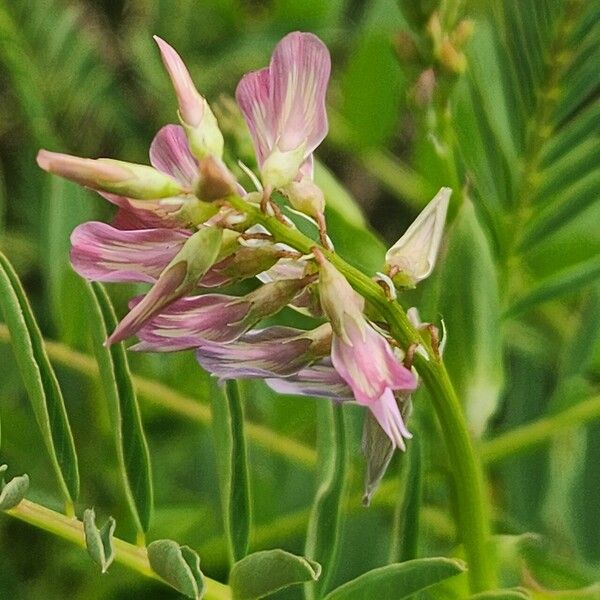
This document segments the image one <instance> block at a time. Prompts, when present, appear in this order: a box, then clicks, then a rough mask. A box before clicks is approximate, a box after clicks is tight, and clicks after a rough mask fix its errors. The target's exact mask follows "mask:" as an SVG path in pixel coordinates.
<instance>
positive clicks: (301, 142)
mask: <svg viewBox="0 0 600 600" xmlns="http://www.w3.org/2000/svg"><path fill="white" fill-rule="evenodd" d="M330 70H331V59H330V57H329V51H328V50H327V47H326V46H325V44H323V42H321V40H320V39H319V38H318V37H317V36H315V35H313V34H312V33H301V32H294V33H290V34H288V35H286V36H285V37H284V38H283V39H282V40H281V41H280V42H279V43H278V44H277V47H276V48H275V51H274V52H273V56H272V58H271V62H270V64H269V66H268V67H266V68H264V69H261V70H260V71H254V72H252V73H248V74H247V75H244V77H243V78H242V80H241V81H240V83H239V84H238V87H237V90H236V99H237V101H238V104H239V106H240V108H241V110H242V113H243V114H244V117H245V119H246V123H247V124H248V127H249V129H250V133H251V135H252V140H253V142H254V149H255V151H256V157H257V160H258V165H259V168H260V171H261V175H262V180H263V183H264V184H265V186H267V187H271V188H281V187H283V186H286V185H287V184H289V183H291V182H292V181H294V180H295V179H296V178H297V176H298V174H299V170H300V168H301V166H302V165H303V164H305V166H306V167H307V168H308V169H309V170H311V165H312V162H311V160H312V159H311V155H312V152H313V151H314V150H315V148H316V147H317V146H318V145H319V144H320V143H321V142H322V141H323V139H324V137H325V136H326V135H327V128H328V126H327V113H326V111H325V94H326V91H327V83H328V81H329V73H330Z"/></svg>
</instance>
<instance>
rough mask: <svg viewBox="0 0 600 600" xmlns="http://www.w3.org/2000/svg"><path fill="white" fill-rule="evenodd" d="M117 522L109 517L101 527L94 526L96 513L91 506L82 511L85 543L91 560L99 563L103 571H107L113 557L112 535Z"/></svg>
mask: <svg viewBox="0 0 600 600" xmlns="http://www.w3.org/2000/svg"><path fill="white" fill-rule="evenodd" d="M116 526H117V522H116V521H115V520H114V519H113V518H112V517H109V518H108V521H106V523H105V524H104V525H103V526H102V528H101V529H98V527H96V513H95V512H94V509H93V508H88V509H86V510H85V512H84V513H83V533H84V535H85V545H86V546H87V551H88V553H89V555H90V556H91V557H92V560H93V561H94V562H95V563H97V564H99V565H100V568H101V569H102V572H103V573H106V571H108V568H109V567H110V565H111V564H112V562H113V560H114V558H115V549H114V547H113V535H114V533H115V527H116Z"/></svg>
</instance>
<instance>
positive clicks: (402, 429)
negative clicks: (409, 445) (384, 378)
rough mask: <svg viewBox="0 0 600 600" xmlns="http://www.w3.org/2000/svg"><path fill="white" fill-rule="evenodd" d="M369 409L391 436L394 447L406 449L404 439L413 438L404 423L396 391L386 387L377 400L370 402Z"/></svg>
mask: <svg viewBox="0 0 600 600" xmlns="http://www.w3.org/2000/svg"><path fill="white" fill-rule="evenodd" d="M369 410H370V411H371V412H372V413H373V416H374V417H375V418H376V419H377V422H378V423H379V425H381V428H382V429H383V431H385V433H386V434H387V436H388V437H389V438H390V440H391V442H392V444H393V446H394V448H400V449H401V450H405V449H406V445H405V443H404V440H405V439H410V438H412V434H411V433H410V431H408V429H407V428H406V425H405V424H404V419H403V418H402V415H401V414H400V409H399V408H398V403H397V402H396V398H395V397H394V392H392V390H391V389H389V388H386V390H385V392H384V393H383V394H382V395H381V397H380V398H379V399H378V400H377V401H376V402H372V403H371V404H369Z"/></svg>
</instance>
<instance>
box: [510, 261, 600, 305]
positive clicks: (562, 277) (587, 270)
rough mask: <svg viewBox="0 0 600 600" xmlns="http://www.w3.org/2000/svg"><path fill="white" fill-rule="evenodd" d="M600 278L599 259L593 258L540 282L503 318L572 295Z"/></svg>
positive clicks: (519, 299)
mask: <svg viewBox="0 0 600 600" xmlns="http://www.w3.org/2000/svg"><path fill="white" fill-rule="evenodd" d="M599 278H600V258H598V257H594V258H592V259H591V260H587V261H585V262H583V263H580V264H578V265H575V266H574V267H570V268H568V269H563V270H562V271H559V272H558V273H556V274H554V275H552V276H551V277H548V278H546V279H545V280H543V281H540V282H539V283H538V284H537V285H536V286H535V288H534V289H533V290H531V291H530V292H529V293H528V294H526V295H525V296H523V297H521V298H517V299H516V300H515V302H514V303H513V304H512V306H510V307H509V308H508V310H507V311H506V312H505V316H507V317H514V316H516V315H519V314H522V313H524V312H525V311H527V310H529V309H530V308H532V307H534V306H536V305H538V304H541V303H542V302H547V301H549V300H554V299H555V298H559V297H560V296H562V295H564V294H572V293H574V292H576V291H578V290H579V289H580V288H582V287H584V286H586V285H590V284H593V283H595V282H597V281H598V279H599Z"/></svg>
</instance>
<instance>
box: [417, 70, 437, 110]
mask: <svg viewBox="0 0 600 600" xmlns="http://www.w3.org/2000/svg"><path fill="white" fill-rule="evenodd" d="M435 84H436V80H435V71H434V70H433V69H425V71H423V72H422V73H421V75H419V78H418V79H417V82H416V83H415V86H414V88H413V97H414V99H415V102H416V103H417V105H418V106H420V107H422V108H423V107H425V106H428V105H429V104H431V100H432V98H433V92H434V90H435Z"/></svg>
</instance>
